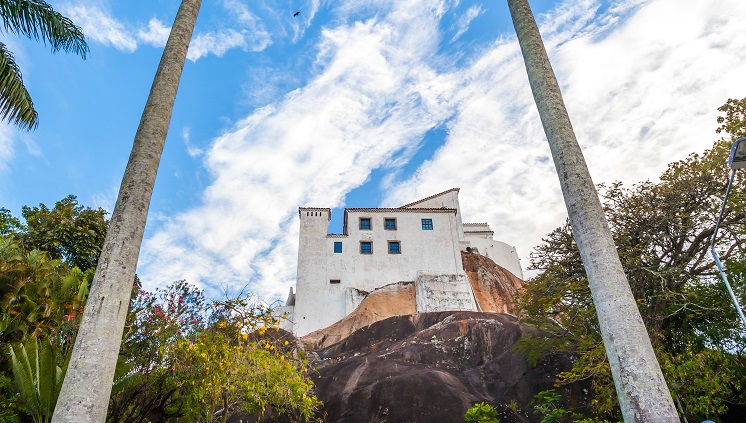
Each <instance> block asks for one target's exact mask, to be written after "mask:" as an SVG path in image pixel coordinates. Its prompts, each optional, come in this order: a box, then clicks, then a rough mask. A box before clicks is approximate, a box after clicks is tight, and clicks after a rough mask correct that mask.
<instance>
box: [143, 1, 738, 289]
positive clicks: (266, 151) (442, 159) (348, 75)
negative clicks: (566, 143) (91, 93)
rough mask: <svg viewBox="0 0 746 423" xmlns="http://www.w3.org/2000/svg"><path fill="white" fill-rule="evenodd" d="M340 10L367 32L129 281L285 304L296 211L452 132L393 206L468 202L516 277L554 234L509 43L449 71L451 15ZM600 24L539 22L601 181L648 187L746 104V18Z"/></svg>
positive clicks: (332, 32) (647, 7)
mask: <svg viewBox="0 0 746 423" xmlns="http://www.w3.org/2000/svg"><path fill="white" fill-rule="evenodd" d="M368 3H369V2H368ZM379 6H380V7H379ZM338 7H339V8H341V9H343V11H341V12H339V13H340V14H342V13H348V12H349V13H350V16H360V18H359V19H358V18H355V19H340V20H339V22H337V23H336V26H329V27H326V28H325V29H324V30H323V31H322V35H321V38H320V39H319V44H318V46H317V51H318V54H317V56H316V58H315V60H316V63H317V67H318V69H317V71H316V74H315V75H314V76H313V77H312V78H310V80H309V82H308V84H307V85H306V86H304V87H301V88H298V89H296V90H294V91H292V92H290V93H288V94H287V95H286V96H285V97H284V99H282V100H281V101H279V102H277V103H274V104H271V105H269V106H266V107H264V108H262V109H259V110H257V111H255V112H254V113H252V114H251V115H250V116H248V117H246V118H245V119H243V120H242V121H240V122H238V123H237V124H235V126H234V127H232V128H231V129H230V130H228V131H227V132H226V133H225V134H224V135H222V136H220V137H218V138H217V139H216V140H214V142H213V144H212V146H211V147H210V148H209V150H207V151H206V152H205V156H204V160H205V163H206V166H207V168H208V171H209V172H210V174H211V177H212V183H211V184H210V186H209V187H208V188H207V189H206V190H205V192H204V193H203V196H202V203H201V205H200V206H199V207H196V208H194V209H192V210H189V211H187V212H185V213H182V214H179V215H177V216H173V217H171V218H169V219H168V221H167V222H166V223H164V224H163V225H162V226H161V227H160V228H159V229H158V230H156V231H155V232H154V234H153V235H152V236H151V237H150V238H148V239H147V240H146V242H145V245H144V248H143V250H142V251H143V252H142V255H141V263H140V268H139V273H140V274H141V276H143V279H144V280H145V281H146V282H147V283H155V282H156V281H168V280H172V279H173V278H174V277H186V278H188V279H189V280H190V281H192V282H195V283H200V284H202V285H206V284H208V285H210V286H212V287H213V289H215V287H216V286H226V287H228V288H230V289H236V288H238V287H242V286H243V285H244V284H247V283H250V284H251V285H252V287H253V290H254V291H255V292H257V293H258V294H260V295H265V296H271V295H274V296H281V295H284V294H285V292H286V291H287V286H288V285H290V284H292V283H293V282H294V277H295V265H296V263H295V261H296V257H297V243H298V238H297V237H298V222H297V217H296V216H297V207H298V206H301V205H309V206H325V207H326V206H332V207H334V206H339V205H341V204H342V202H343V199H344V196H345V194H347V193H348V192H350V191H351V190H352V189H354V188H356V187H358V186H360V185H362V184H363V183H365V181H366V180H367V179H368V177H369V175H370V173H371V171H372V170H373V169H380V168H382V169H384V171H386V172H389V173H390V174H396V172H397V171H399V170H400V169H398V166H401V165H402V164H404V163H405V162H406V161H405V160H402V159H401V158H402V154H403V153H406V152H409V153H411V152H412V151H413V149H414V148H417V146H418V145H419V144H420V142H421V140H422V138H423V136H424V134H426V133H427V132H428V131H430V130H431V129H432V128H434V127H437V126H440V125H443V124H444V123H445V122H447V124H446V127H447V138H446V140H445V143H444V145H443V146H442V147H441V148H440V149H439V150H438V151H437V152H436V153H435V154H434V156H433V157H432V158H431V159H430V160H428V161H426V162H425V163H424V164H423V165H422V166H421V167H420V168H419V169H418V170H417V171H416V172H415V173H414V174H413V175H410V176H408V177H407V176H405V178H406V179H404V180H400V179H396V178H389V185H387V187H386V188H387V200H386V202H385V203H386V204H391V205H400V204H402V203H407V202H409V201H411V200H413V199H416V198H419V197H423V196H426V195H430V194H432V193H435V192H439V191H442V190H444V189H447V188H450V187H453V186H461V187H462V191H461V205H462V207H463V209H464V217H465V219H467V220H478V221H489V222H490V224H491V225H492V227H493V228H494V229H495V233H496V237H497V238H498V239H501V240H503V241H506V242H508V243H511V244H514V245H516V246H517V247H518V251H519V254H520V255H521V256H522V257H523V258H524V260H523V264H524V266H525V265H526V264H527V262H528V260H527V256H528V253H529V252H530V249H531V248H532V247H533V246H535V245H536V244H538V243H539V241H540V239H541V237H542V236H543V235H545V234H546V233H547V232H548V231H549V230H551V229H552V228H554V227H555V226H557V225H559V224H561V223H562V221H563V220H564V217H565V208H564V205H563V204H562V199H561V194H560V189H559V184H558V180H557V176H556V174H555V171H554V167H553V164H552V160H551V157H550V153H549V149H548V146H547V144H546V140H545V138H544V134H543V130H542V128H541V124H540V122H539V118H538V114H537V112H536V107H535V105H534V103H533V99H532V96H531V92H530V90H529V87H528V82H527V79H526V73H525V69H524V67H523V62H522V59H521V56H520V51H519V49H518V45H517V42H516V41H515V38H514V37H512V36H501V37H498V38H497V40H496V41H495V42H494V44H492V45H491V46H490V47H489V48H486V49H482V50H479V51H474V52H470V54H471V56H470V57H469V60H468V61H466V64H465V65H463V66H462V67H458V68H457V67H453V66H451V67H450V68H448V67H445V68H444V65H443V60H440V59H439V55H440V54H444V52H441V51H439V50H438V48H439V46H441V38H442V36H443V34H442V33H440V32H439V29H438V28H439V23H440V19H441V17H442V15H443V12H444V10H446V9H448V8H449V7H450V8H452V7H453V4H452V3H447V2H439V1H434V0H421V1H418V2H415V1H412V2H394V1H391V2H385V1H379V2H378V3H376V9H375V10H374V11H372V12H371V13H369V14H367V15H365V14H364V13H362V12H361V11H362V10H363V9H365V7H368V6H364V5H362V3H360V2H356V1H350V2H344V3H341V4H339V5H338ZM598 10H599V3H598V2H597V1H592V0H584V1H580V2H578V1H568V2H565V3H563V4H561V5H560V6H559V7H558V8H556V9H555V10H553V11H552V12H550V13H549V14H548V15H544V16H542V17H541V19H540V21H541V23H542V24H541V28H542V31H543V33H544V35H545V38H546V40H545V41H546V44H547V46H548V48H549V52H550V57H551V59H552V61H553V65H554V68H555V71H556V73H557V76H558V79H559V82H560V85H561V86H562V89H563V91H564V94H565V100H566V103H567V107H568V110H569V111H570V116H571V118H572V120H573V124H574V126H575V129H576V132H577V134H578V138H579V140H580V143H581V146H582V147H583V149H584V151H585V154H586V158H587V160H588V164H589V167H590V170H591V174H592V175H593V176H594V179H595V181H596V182H602V181H613V180H618V179H621V180H624V181H635V180H640V179H645V178H653V177H655V176H656V175H657V174H658V173H659V172H660V171H661V170H662V169H663V168H664V167H665V165H666V163H668V162H670V161H672V160H676V159H680V158H683V157H684V156H685V155H686V154H688V153H689V152H691V151H695V150H701V149H703V148H705V147H707V146H708V145H709V144H710V143H711V141H712V140H713V139H714V134H713V127H714V118H715V110H716V108H717V107H718V106H719V105H720V104H722V103H723V102H724V100H725V99H726V98H728V97H743V96H746V86H744V84H743V82H742V75H743V74H744V72H746V60H744V59H746V57H744V56H746V39H744V38H743V37H740V32H741V29H740V28H739V27H738V26H739V25H738V22H737V20H736V19H731V18H729V16H742V15H746V4H744V3H743V2H741V1H740V0H724V1H722V2H718V3H717V4H713V3H712V2H707V1H705V0H695V1H693V2H690V3H689V4H688V6H687V7H686V8H682V7H681V5H680V4H679V3H678V2H676V1H674V0H650V1H647V2H644V3H641V2H640V1H638V0H632V1H618V2H616V3H614V5H613V7H610V8H608V9H607V10H606V11H605V12H603V13H600V12H598ZM446 54H447V53H446ZM404 157H408V156H406V154H405V155H404ZM371 205H375V204H371Z"/></svg>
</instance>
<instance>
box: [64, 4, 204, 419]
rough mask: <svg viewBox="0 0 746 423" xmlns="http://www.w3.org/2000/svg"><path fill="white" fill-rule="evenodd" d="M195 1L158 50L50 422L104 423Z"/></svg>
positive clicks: (183, 8)
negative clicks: (149, 87) (154, 71)
mask: <svg viewBox="0 0 746 423" xmlns="http://www.w3.org/2000/svg"><path fill="white" fill-rule="evenodd" d="M201 3H202V1H201V0H183V1H182V2H181V6H180V7H179V11H178V13H177V14H176V19H175V20H174V25H173V27H172V28H171V34H170V35H169V37H168V41H167V42H166V47H165V48H164V50H163V56H162V57H161V62H160V64H159V65H158V71H157V72H156V74H155V79H154V80H153V86H152V87H151V89H150V95H149V96H148V101H147V103H145V110H144V111H143V114H142V118H141V119H140V126H139V127H138V128H137V133H136V134H135V141H134V145H133V147H132V153H131V154H130V158H129V162H128V163H127V169H126V170H125V172H124V178H123V179H122V185H121V187H120V189H119V197H118V198H117V204H116V206H115V207H114V213H113V214H112V217H111V222H110V225H109V230H108V232H107V234H106V241H105V242H104V247H103V250H102V252H101V257H100V259H99V262H98V267H97V268H96V276H95V277H94V280H93V284H92V287H91V293H90V295H89V297H88V301H87V305H86V308H85V312H84V313H83V320H82V322H81V324H80V330H79V332H78V337H77V339H76V341H75V347H74V348H73V353H72V358H71V359H70V365H69V367H68V370H67V375H66V377H65V381H64V383H63V386H62V391H61V393H60V397H59V400H58V402H57V407H56V409H55V412H54V417H53V419H52V421H54V422H70V423H72V422H75V423H84V422H103V421H104V420H105V418H106V409H107V406H108V404H109V395H110V393H111V385H112V380H113V378H114V368H115V366H116V363H117V355H118V354H119V348H120V346H121V344H122V333H123V331H124V321H125V318H126V316H127V309H128V307H129V301H130V295H131V293H132V285H133V283H134V280H135V268H136V267H137V257H138V255H139V253H140V244H141V243H142V237H143V232H144V230H145V221H146V218H147V214H148V207H149V205H150V197H151V195H152V193H153V185H154V183H155V177H156V173H157V172H158V164H159V162H160V159H161V153H162V152H163V145H164V144H165V141H166V134H167V132H168V126H169V123H170V121H171V112H172V109H173V105H174V99H175V97H176V90H177V88H178V86H179V79H180V78H181V71H182V69H183V67H184V61H185V59H186V54H187V50H188V48H189V41H190V39H191V38H192V31H193V30H194V24H195V22H196V20H197V13H198V12H199V8H200V5H201Z"/></svg>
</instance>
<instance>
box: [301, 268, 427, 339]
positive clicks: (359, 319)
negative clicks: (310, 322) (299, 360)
mask: <svg viewBox="0 0 746 423" xmlns="http://www.w3.org/2000/svg"><path fill="white" fill-rule="evenodd" d="M416 312H417V307H416V305H415V298H414V282H398V283H393V284H391V285H386V286H384V287H382V288H379V289H376V290H375V291H373V292H372V293H370V295H368V296H367V297H366V298H365V299H364V300H363V302H362V303H360V305H359V306H358V307H357V308H356V309H355V311H353V312H352V313H350V314H349V315H348V316H347V317H345V318H344V319H342V320H340V321H338V322H337V323H335V324H333V325H331V326H329V327H326V328H324V329H320V330H317V331H315V332H311V333H309V334H308V335H306V336H304V337H303V338H301V339H302V340H303V342H305V343H306V344H308V345H309V346H310V347H311V349H319V348H326V347H328V346H330V345H332V344H335V343H337V342H339V341H341V340H342V339H344V338H346V337H348V336H350V334H352V333H353V332H355V331H356V330H358V329H360V328H364V327H366V326H368V325H371V324H373V323H375V322H377V321H379V320H383V319H387V318H389V317H392V316H401V315H405V314H414V313H416Z"/></svg>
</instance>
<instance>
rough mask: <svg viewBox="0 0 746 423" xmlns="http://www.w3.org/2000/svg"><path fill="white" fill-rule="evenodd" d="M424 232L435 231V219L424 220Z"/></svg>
mask: <svg viewBox="0 0 746 423" xmlns="http://www.w3.org/2000/svg"><path fill="white" fill-rule="evenodd" d="M422 230H423V231H432V230H433V219H422Z"/></svg>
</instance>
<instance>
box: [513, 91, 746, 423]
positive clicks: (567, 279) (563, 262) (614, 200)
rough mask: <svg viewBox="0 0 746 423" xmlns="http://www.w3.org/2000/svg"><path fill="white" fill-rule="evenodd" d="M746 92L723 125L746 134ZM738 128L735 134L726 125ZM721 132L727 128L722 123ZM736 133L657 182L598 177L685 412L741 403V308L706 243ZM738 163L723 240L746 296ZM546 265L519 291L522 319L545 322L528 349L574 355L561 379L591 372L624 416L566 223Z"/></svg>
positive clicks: (539, 255)
mask: <svg viewBox="0 0 746 423" xmlns="http://www.w3.org/2000/svg"><path fill="white" fill-rule="evenodd" d="M745 106H746V99H744V100H738V101H736V100H729V101H728V103H726V105H724V106H723V107H722V108H721V109H720V111H723V112H725V113H726V115H725V116H724V117H721V118H719V119H718V123H720V124H721V127H720V129H721V130H722V131H726V132H728V133H729V134H731V135H732V136H733V137H735V136H738V135H742V133H741V132H739V131H743V130H744V125H743V123H744V120H743V119H744V116H746V115H745V114H744V110H746V107H745ZM730 131H734V132H730ZM719 132H720V131H719ZM732 141H733V139H722V140H720V141H718V142H716V143H715V144H714V146H713V148H712V149H710V150H708V151H706V152H704V153H703V154H692V155H690V156H689V157H688V158H686V159H685V160H681V161H679V162H675V163H672V164H671V165H669V166H668V169H667V170H666V171H665V172H664V173H663V174H662V175H661V177H660V181H658V182H652V181H646V182H642V183H639V184H636V185H634V186H632V187H629V188H628V187H624V186H623V185H622V184H621V183H615V184H612V185H611V186H601V187H600V193H601V196H602V198H603V200H604V208H605V212H606V215H607V217H608V220H609V224H610V226H611V230H612V233H613V235H614V240H615V242H616V245H617V247H618V251H619V255H620V258H621V261H622V264H623V266H624V270H625V273H626V274H627V278H628V280H629V282H630V286H631V287H632V291H633V294H634V296H635V299H636V300H637V305H638V307H639V309H640V313H641V314H642V317H643V319H644V321H645V324H646V327H647V329H648V332H649V334H650V338H651V341H652V343H653V346H654V348H655V350H656V353H657V356H658V360H659V361H660V363H661V366H662V369H663V372H664V375H665V377H666V380H667V382H668V384H669V386H670V388H671V390H672V394H673V396H674V398H675V400H676V403H677V406H678V408H679V412H680V413H682V414H683V415H686V416H688V417H689V418H692V419H697V418H700V419H701V418H705V417H708V416H709V417H712V416H714V415H716V414H719V413H723V412H725V411H726V410H727V406H728V404H735V403H739V404H743V403H745V402H746V395H744V389H743V387H744V386H746V385H744V384H746V357H744V352H745V351H746V350H745V348H746V343H745V340H744V338H743V329H742V328H741V327H740V323H739V320H738V317H737V315H736V312H735V309H734V307H733V305H732V304H731V302H730V299H729V297H728V294H727V293H726V292H725V289H724V287H723V286H722V284H721V282H720V280H719V278H718V276H717V273H716V269H715V268H714V264H713V262H712V260H711V257H710V256H709V253H708V248H709V243H710V239H711V237H712V234H713V230H714V226H715V221H716V219H717V216H718V212H719V208H720V205H721V204H722V198H723V195H724V192H725V186H726V184H727V180H728V169H727V166H726V165H725V163H726V159H727V156H728V152H729V149H730V145H731V143H732ZM745 181H746V178H744V175H743V172H741V174H738V173H737V178H736V181H735V182H734V184H733V190H732V193H731V197H730V199H729V200H728V204H727V208H726V212H725V215H724V219H723V223H722V224H721V232H720V233H719V239H718V240H717V247H718V250H719V251H720V252H721V257H722V258H724V260H725V261H726V263H727V267H728V272H729V274H730V275H731V276H732V279H733V281H734V283H733V285H734V289H735V290H736V293H737V295H738V296H739V297H740V298H741V301H742V303H743V302H744V300H746V286H744V267H745V266H744V264H745V263H746V254H745V251H744V239H746V238H745V237H744V236H745V235H746V225H744V224H745V223H746V214H745V213H746V207H745V206H746V205H745V204H744V201H745V200H746V186H745V185H744V182H745ZM531 261H532V267H533V268H534V269H538V270H540V271H541V273H540V274H539V275H538V276H537V277H536V278H534V279H533V280H532V281H531V283H529V284H527V285H526V289H525V292H524V294H523V296H522V298H521V300H520V308H521V316H522V318H523V320H524V321H526V322H528V323H530V324H533V325H536V326H537V327H539V328H541V329H543V332H542V335H539V336H534V337H528V338H526V340H525V341H524V342H523V347H524V348H525V349H526V351H527V352H528V353H529V356H530V358H532V359H536V358H538V357H539V356H540V355H542V354H545V353H547V352H557V351H563V352H567V353H570V354H571V355H572V356H574V358H575V359H574V364H573V367H572V369H571V370H570V371H569V372H565V373H560V374H559V375H558V382H559V383H565V382H571V381H575V380H580V379H590V380H591V384H592V387H593V395H592V398H593V399H592V404H591V407H592V408H593V410H594V412H596V413H597V414H598V415H600V416H602V417H607V418H609V417H610V418H615V419H616V418H618V414H617V413H618V408H617V407H618V405H617V403H616V399H615V396H614V395H613V392H614V387H613V380H612V378H611V373H610V370H609V364H608V361H607V359H606V355H605V353H604V347H603V343H602V341H601V335H600V331H599V327H598V323H597V319H596V312H595V309H594V306H593V302H592V299H591V295H590V291H589V288H588V282H587V278H586V274H585V271H584V269H583V266H582V263H581V260H580V254H579V252H578V250H577V246H576V245H575V243H574V240H573V238H572V234H571V231H570V227H569V224H565V225H564V226H562V227H560V228H557V229H555V230H554V231H553V232H551V233H550V234H549V235H548V236H547V237H546V238H545V239H544V240H543V243H542V244H541V245H540V246H539V247H537V248H536V249H535V251H534V253H532V256H531Z"/></svg>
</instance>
